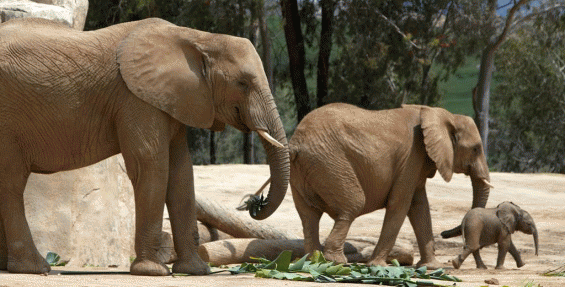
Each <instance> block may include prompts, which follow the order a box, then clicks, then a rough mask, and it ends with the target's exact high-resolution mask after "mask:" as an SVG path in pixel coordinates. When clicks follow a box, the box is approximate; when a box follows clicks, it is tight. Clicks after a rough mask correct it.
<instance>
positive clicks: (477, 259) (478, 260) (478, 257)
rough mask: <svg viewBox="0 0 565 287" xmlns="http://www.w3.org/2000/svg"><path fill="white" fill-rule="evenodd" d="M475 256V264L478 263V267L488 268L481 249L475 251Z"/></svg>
mask: <svg viewBox="0 0 565 287" xmlns="http://www.w3.org/2000/svg"><path fill="white" fill-rule="evenodd" d="M473 257H474V258H475V264H476V265H477V269H487V266H486V265H485V263H484V262H483V259H482V258H481V253H479V249H477V250H475V251H473Z"/></svg>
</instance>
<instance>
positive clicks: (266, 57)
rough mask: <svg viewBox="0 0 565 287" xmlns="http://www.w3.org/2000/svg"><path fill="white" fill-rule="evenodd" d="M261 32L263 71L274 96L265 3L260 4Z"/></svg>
mask: <svg viewBox="0 0 565 287" xmlns="http://www.w3.org/2000/svg"><path fill="white" fill-rule="evenodd" d="M259 31H260V33H261V46H262V47H263V53H262V54H261V58H262V60H263V69H265V74H266V75H267V81H269V87H270V88H271V93H272V94H273V95H274V94H275V84H274V82H273V65H272V62H271V40H270V39H269V29H268V27H267V19H266V16H265V3H264V1H260V2H259Z"/></svg>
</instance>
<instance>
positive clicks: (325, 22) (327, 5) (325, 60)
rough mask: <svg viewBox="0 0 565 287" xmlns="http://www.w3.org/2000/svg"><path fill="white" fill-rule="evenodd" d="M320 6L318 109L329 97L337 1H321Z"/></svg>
mask: <svg viewBox="0 0 565 287" xmlns="http://www.w3.org/2000/svg"><path fill="white" fill-rule="evenodd" d="M320 5H321V6H322V31H321V32H320V50H319V52H318V79H317V89H318V95H317V97H318V107H321V106H323V105H324V103H325V101H324V98H325V97H326V96H327V95H328V77H329V68H330V54H331V51H332V33H333V16H334V10H335V1H333V0H322V1H320Z"/></svg>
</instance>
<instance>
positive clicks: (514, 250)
mask: <svg viewBox="0 0 565 287" xmlns="http://www.w3.org/2000/svg"><path fill="white" fill-rule="evenodd" d="M508 252H510V255H512V257H513V258H514V261H516V266H517V267H518V268H520V267H522V266H524V265H526V264H525V263H524V261H522V257H521V256H520V251H518V249H517V248H516V246H514V243H513V242H512V241H510V248H509V249H508Z"/></svg>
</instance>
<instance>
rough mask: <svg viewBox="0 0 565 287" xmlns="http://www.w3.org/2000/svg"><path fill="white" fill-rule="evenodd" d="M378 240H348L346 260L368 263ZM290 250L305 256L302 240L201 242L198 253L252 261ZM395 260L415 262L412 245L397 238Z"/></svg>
mask: <svg viewBox="0 0 565 287" xmlns="http://www.w3.org/2000/svg"><path fill="white" fill-rule="evenodd" d="M376 241H377V239H376V238H375V239H374V240H370V241H365V240H361V241H358V240H355V239H349V238H348V239H347V241H346V242H345V245H344V253H345V256H346V257H347V260H348V261H349V262H367V261H368V260H369V259H370V257H371V256H372V254H373V250H374V248H375V245H376ZM285 250H290V251H292V256H293V258H295V257H302V256H304V254H305V252H304V240H302V239H294V240H263V239H251V238H247V239H226V240H219V241H213V242H208V243H204V244H202V245H200V247H199V248H198V255H200V258H202V260H204V261H206V262H211V263H213V264H216V265H224V264H234V263H243V262H252V260H253V259H251V257H264V258H266V259H268V260H274V259H275V258H276V257H277V256H278V255H279V254H280V253H281V252H283V251H285ZM392 259H396V260H398V262H399V263H400V264H401V265H412V264H413V263H414V247H413V245H412V244H410V242H407V241H402V240H397V243H396V244H395V246H394V247H393V249H392V251H391V252H390V254H389V256H388V257H387V262H389V263H390V261H391V260H392Z"/></svg>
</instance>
